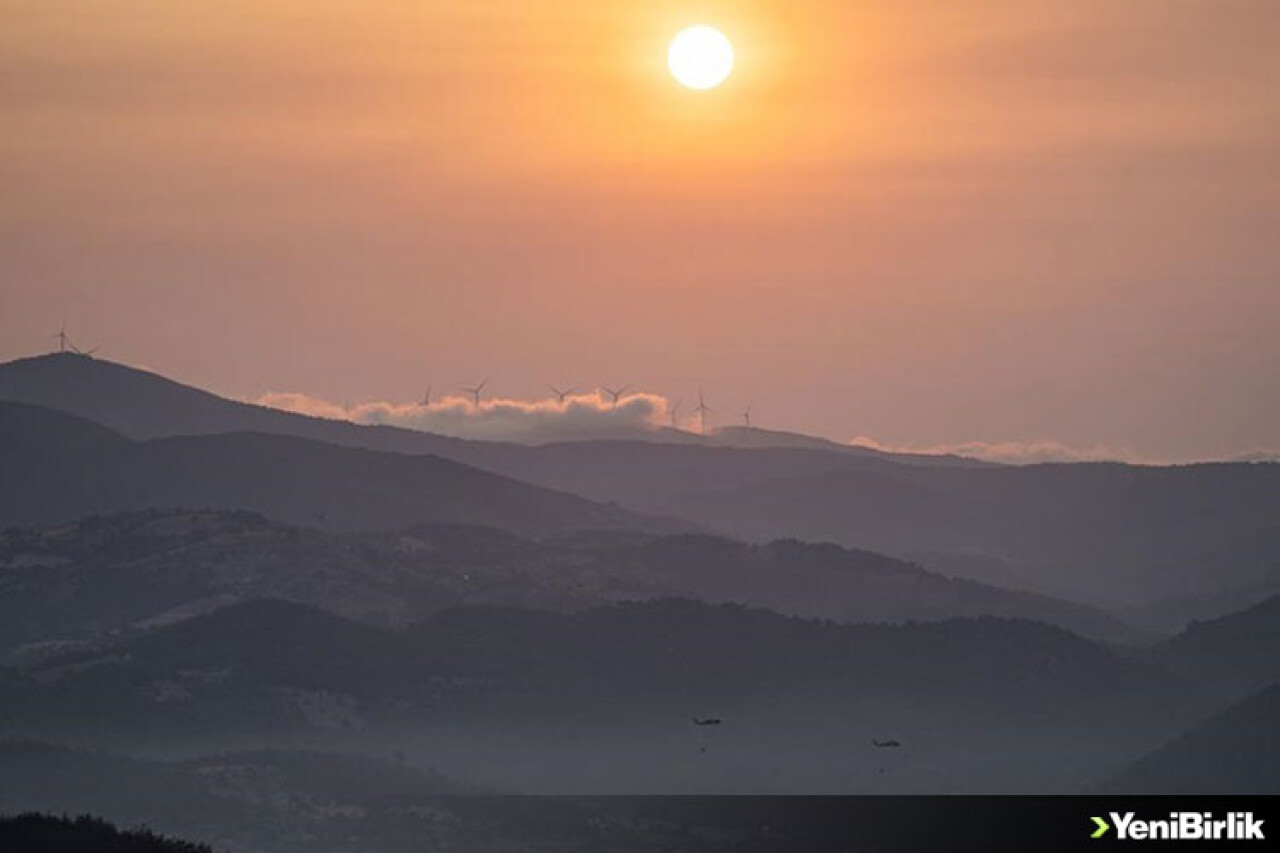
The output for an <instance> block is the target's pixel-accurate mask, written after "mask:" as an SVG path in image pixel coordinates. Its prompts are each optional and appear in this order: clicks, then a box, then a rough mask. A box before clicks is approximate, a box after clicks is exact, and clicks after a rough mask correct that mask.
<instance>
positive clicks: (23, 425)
mask: <svg viewBox="0 0 1280 853" xmlns="http://www.w3.org/2000/svg"><path fill="white" fill-rule="evenodd" d="M0 470H3V471H4V473H5V476H4V477H3V478H0V525H15V524H33V523H34V524H42V523H51V522H58V521H72V520H74V519H77V518H81V517H83V516H87V515H94V514H101V513H110V512H118V511H121V510H129V509H146V508H150V507H157V506H158V507H194V508H202V507H210V508H221V509H250V510H254V511H257V512H261V513H263V514H265V515H269V516H271V517H273V518H278V519H281V520H283V521H288V522H291V523H294V524H304V525H309V526H314V527H320V528H324V529H330V530H361V529H388V528H395V527H405V526H408V525H411V524H417V523H422V522H446V523H463V524H480V525H485V526H490V527H496V528H500V529H507V530H513V531H516V532H521V533H525V534H529V535H535V536H538V535H548V534H556V533H565V532H569V531H573V530H587V529H594V528H604V529H611V528H619V529H631V530H667V531H678V530H684V529H688V528H689V525H685V524H681V523H677V522H673V521H661V520H658V519H646V518H644V517H642V516H640V515H638V514H635V513H631V512H628V511H626V510H623V509H621V508H620V507H616V506H603V505H601V504H598V503H594V502H592V501H589V500H586V499H584V498H580V497H577V496H574V495H568V494H561V493H557V492H554V491H551V490H548V489H543V488H539V487H537V486H532V485H529V484H527V483H521V482H517V481H515V480H512V479H510V478H507V477H502V476H500V475H495V474H490V473H488V472H485V471H479V470H476V469H474V468H470V467H468V466H466V465H463V464H460V463H458V462H454V461H451V460H448V459H442V458H439V457H435V456H429V455H415V456H407V455H401V454H395V453H380V452H376V451H371V450H359V449H355V448H348V447H341V446H337V445H332V444H324V443H321V442H318V441H314V440H309V439H302V438H295V437H292V436H288V435H268V434H261V433H222V434H216V435H203V436H187V437H178V438H166V439H155V440H152V441H147V442H134V441H130V440H128V439H126V438H123V437H121V436H119V435H117V434H115V433H113V432H111V431H110V430H108V429H107V428H105V427H103V426H100V425H98V424H96V423H93V422H91V421H87V420H84V419H83V418H79V417H75V416H73V415H68V414H65V413H62V412H58V411H54V410H52V409H42V408H38V407H34V406H29V405H25V404H18V403H0Z"/></svg>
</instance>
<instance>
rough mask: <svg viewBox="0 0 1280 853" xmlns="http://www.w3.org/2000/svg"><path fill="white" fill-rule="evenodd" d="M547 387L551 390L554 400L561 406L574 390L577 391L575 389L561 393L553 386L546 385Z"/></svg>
mask: <svg viewBox="0 0 1280 853" xmlns="http://www.w3.org/2000/svg"><path fill="white" fill-rule="evenodd" d="M547 387H548V388H550V389H551V393H552V395H553V396H554V397H555V398H556V400H557V401H558V402H559V403H560V404H561V405H564V401H565V400H567V399H568V398H569V395H570V394H572V393H573V392H574V391H575V390H577V389H575V388H570V389H568V390H567V391H561V390H560V389H559V388H557V387H556V386H554V385H548V386H547Z"/></svg>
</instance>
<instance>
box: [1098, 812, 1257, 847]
mask: <svg viewBox="0 0 1280 853" xmlns="http://www.w3.org/2000/svg"><path fill="white" fill-rule="evenodd" d="M1108 816H1109V817H1110V818H1111V822H1110V823H1108V822H1107V821H1106V820H1105V819H1104V818H1100V817H1094V818H1093V824H1094V827H1095V829H1094V831H1093V834H1092V835H1090V836H1089V837H1090V838H1103V837H1106V836H1107V835H1108V833H1109V832H1110V831H1111V829H1112V827H1113V826H1114V828H1115V834H1114V835H1112V836H1111V837H1112V838H1114V839H1116V840H1117V841H1156V840H1168V841H1265V840H1266V836H1264V835H1263V834H1262V824H1263V823H1264V821H1263V820H1262V819H1261V818H1255V817H1254V816H1253V812H1230V813H1228V814H1227V816H1226V817H1225V818H1217V819H1215V818H1214V816H1213V812H1170V813H1169V817H1168V819H1167V820H1165V819H1161V820H1142V819H1140V818H1138V817H1136V816H1135V815H1134V813H1133V812H1126V813H1124V814H1120V813H1119V812H1110V813H1109V815H1108Z"/></svg>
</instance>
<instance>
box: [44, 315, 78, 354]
mask: <svg viewBox="0 0 1280 853" xmlns="http://www.w3.org/2000/svg"><path fill="white" fill-rule="evenodd" d="M50 337H54V338H57V339H58V352H66V351H67V346H68V344H70V342H71V339H70V338H68V337H67V323H66V321H65V320H64V321H63V322H62V328H60V329H59V330H58V332H57V334H54V335H51V336H50ZM71 349H75V347H74V346H73V347H71Z"/></svg>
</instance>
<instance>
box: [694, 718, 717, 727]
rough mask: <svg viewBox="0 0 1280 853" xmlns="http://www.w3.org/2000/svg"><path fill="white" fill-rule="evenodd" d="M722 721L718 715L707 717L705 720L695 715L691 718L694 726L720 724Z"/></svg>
mask: <svg viewBox="0 0 1280 853" xmlns="http://www.w3.org/2000/svg"><path fill="white" fill-rule="evenodd" d="M722 723H723V721H722V720H721V719H720V718H719V717H707V718H706V719H705V720H704V719H699V718H697V717H694V718H693V724H694V725H695V726H719V725H722Z"/></svg>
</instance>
